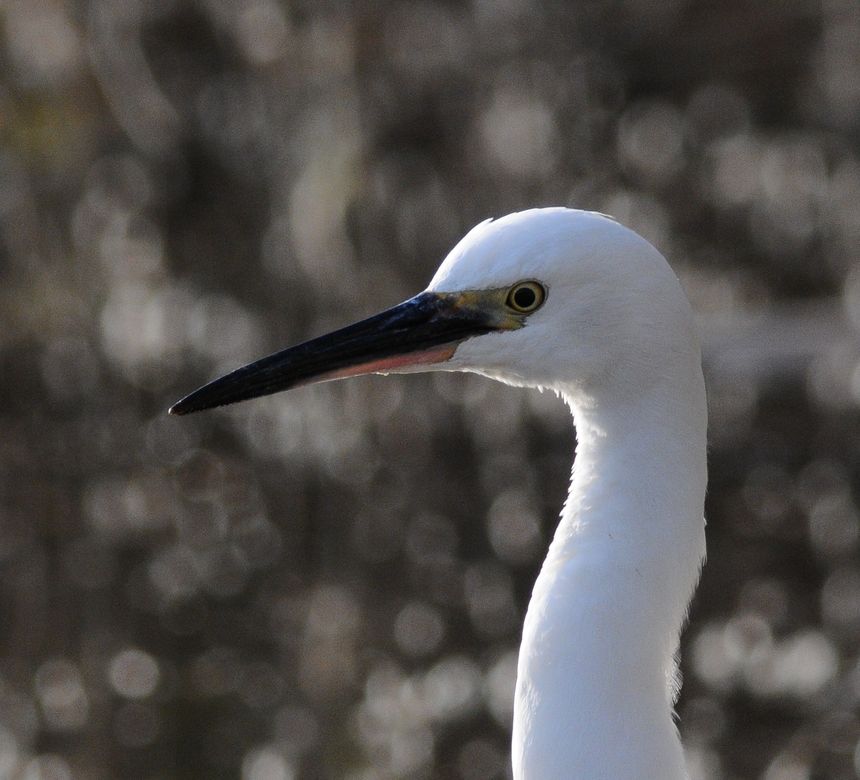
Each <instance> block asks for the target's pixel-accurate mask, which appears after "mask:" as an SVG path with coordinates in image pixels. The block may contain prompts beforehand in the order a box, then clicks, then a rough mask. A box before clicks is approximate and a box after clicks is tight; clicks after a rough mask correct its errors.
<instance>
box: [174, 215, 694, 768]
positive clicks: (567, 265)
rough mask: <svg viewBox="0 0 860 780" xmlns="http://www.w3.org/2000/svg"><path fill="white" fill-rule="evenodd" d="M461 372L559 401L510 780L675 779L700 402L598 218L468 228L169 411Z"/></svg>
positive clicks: (674, 291) (645, 252) (688, 355)
mask: <svg viewBox="0 0 860 780" xmlns="http://www.w3.org/2000/svg"><path fill="white" fill-rule="evenodd" d="M425 370H440V371H472V372H476V373H479V374H483V375H485V376H488V377H492V378H493V379H498V380H500V381H502V382H506V383H508V384H511V385H518V386H529V387H541V388H549V389H552V390H554V391H556V392H557V393H558V394H559V395H560V396H561V397H562V398H563V399H564V400H565V401H566V402H567V403H568V404H569V406H570V408H571V410H572V411H573V418H574V423H575V426H576V433H577V442H578V443H577V450H576V458H575V464H574V468H573V476H572V480H571V486H570V494H569V496H568V499H567V501H566V502H565V505H564V508H563V510H562V513H561V520H560V522H559V524H558V527H557V529H556V531H555V536H554V538H553V540H552V543H551V545H550V547H549V553H548V555H547V557H546V560H545V561H544V563H543V567H542V568H541V571H540V574H539V576H538V578H537V581H536V583H535V586H534V591H533V593H532V598H531V601H530V603H529V607H528V611H527V614H526V618H525V626H524V629H523V637H522V644H521V647H520V656H519V664H518V674H517V684H516V693H515V702H514V725H513V768H514V777H515V778H517V780H571V779H573V778H576V779H577V780H681V778H685V777H686V776H687V774H686V770H685V766H684V758H683V751H682V748H681V742H680V739H679V737H678V733H677V729H676V727H675V724H674V721H673V713H672V710H673V704H674V699H675V696H676V694H677V688H678V677H677V674H676V666H677V664H676V656H677V650H678V640H679V634H680V631H681V628H682V624H683V622H684V620H685V616H686V611H687V608H688V604H689V601H690V597H691V595H692V593H693V590H694V588H695V585H696V582H697V580H698V576H699V570H700V567H701V564H702V560H703V558H704V552H705V533H704V519H703V503H704V495H705V484H706V481H707V474H706V427H707V419H706V418H707V412H706V403H705V386H704V381H703V378H702V369H701V357H700V351H699V345H698V340H697V337H696V334H695V328H694V325H693V317H692V314H691V311H690V307H689V304H688V302H687V300H686V298H685V296H684V293H683V292H682V290H681V285H680V284H679V282H678V279H677V278H676V276H675V275H674V273H673V272H672V270H671V269H670V268H669V265H668V263H667V262H666V260H665V259H664V258H663V256H662V255H661V254H660V253H659V252H658V251H657V250H656V249H654V248H653V247H652V246H651V245H650V244H649V243H648V242H646V241H645V240H644V239H642V238H641V237H640V236H638V235H636V234H635V233H634V232H632V231H631V230H628V229H627V228H625V227H623V226H622V225H620V224H618V223H617V222H615V221H613V220H612V219H610V218H608V217H605V216H602V215H600V214H594V213H590V212H583V211H575V210H571V209H565V208H548V209H535V210H531V211H525V212H522V213H518V214H511V215H509V216H507V217H504V218H502V219H499V220H497V221H487V222H483V223H482V224H480V225H478V226H477V227H475V228H474V229H473V230H472V231H471V232H470V233H469V234H468V235H466V237H465V238H463V240H462V241H460V243H459V244H457V246H456V247H455V248H454V249H453V250H452V251H451V253H450V254H449V255H448V257H447V258H446V260H445V261H444V262H443V263H442V266H441V267H440V268H439V270H438V271H437V273H436V275H435V276H434V278H433V280H432V281H431V283H430V285H429V287H428V288H427V290H426V291H424V292H423V293H421V294H420V295H418V296H416V297H415V298H412V299H410V300H408V301H406V302H405V303H402V304H400V305H399V306H395V307H394V308H392V309H389V310H387V311H385V312H383V313H382V314H378V315H376V316H374V317H371V318H370V319H367V320H364V321H363V322H360V323H357V324H355V325H351V326H349V327H347V328H344V329H342V330H339V331H336V332H335V333H332V334H329V335H327V336H322V337H321V338H318V339H315V340H312V341H309V342H307V343H305V344H302V345H299V346H297V347H293V348H291V349H287V350H284V351H283V352H279V353H277V354H275V355H272V356H270V357H268V358H264V359H263V360H260V361H258V362H256V363H253V364H251V365H249V366H246V367H244V368H240V369H238V370H237V371H234V372H233V373H231V374H229V375H227V376H225V377H222V378H221V379H218V380H216V381H214V382H212V383H211V384H209V385H206V386H205V387H203V388H201V389H199V390H197V391H196V392H194V393H192V394H191V395H189V396H188V397H186V398H184V399H183V400H182V401H180V402H179V403H177V404H176V405H175V406H174V407H173V408H172V409H171V412H173V413H176V414H185V413H187V412H193V411H197V410H200V409H206V408H210V407H213V406H219V405H222V404H228V403H232V402H234V401H239V400H242V399H246V398H252V397H255V396H259V395H264V394H267V393H274V392H277V391H279V390H285V389H287V388H290V387H295V386H297V385H302V384H308V383H312V382H319V381H324V380H329V379H339V378H343V377H348V376H355V375H358V374H365V373H394V372H398V373H407V372H413V371H425Z"/></svg>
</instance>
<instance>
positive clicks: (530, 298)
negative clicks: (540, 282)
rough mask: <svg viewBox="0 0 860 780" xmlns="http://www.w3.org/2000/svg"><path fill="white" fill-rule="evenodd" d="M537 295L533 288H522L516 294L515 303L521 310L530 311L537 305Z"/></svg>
mask: <svg viewBox="0 0 860 780" xmlns="http://www.w3.org/2000/svg"><path fill="white" fill-rule="evenodd" d="M536 300H537V295H535V291H534V290H533V289H532V288H531V287H520V289H519V290H516V291H515V292H514V303H515V304H516V305H517V307H518V308H520V309H530V308H531V307H532V306H534V305H535V301H536Z"/></svg>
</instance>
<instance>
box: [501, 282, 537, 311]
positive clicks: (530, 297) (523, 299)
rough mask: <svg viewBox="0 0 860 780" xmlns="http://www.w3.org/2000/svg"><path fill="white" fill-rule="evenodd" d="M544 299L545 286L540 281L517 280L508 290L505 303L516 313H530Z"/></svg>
mask: <svg viewBox="0 0 860 780" xmlns="http://www.w3.org/2000/svg"><path fill="white" fill-rule="evenodd" d="M545 299H546V288H545V287H544V286H543V285H542V284H541V283H540V282H534V281H528V282H517V284H515V285H514V286H513V287H511V289H510V290H508V297H507V299H506V300H505V305H506V306H507V307H508V308H509V309H513V310H514V311H515V312H517V313H518V314H531V313H532V312H533V311H535V309H539V308H540V307H541V306H542V305H543V302H544V300H545Z"/></svg>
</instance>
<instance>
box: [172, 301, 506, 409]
mask: <svg viewBox="0 0 860 780" xmlns="http://www.w3.org/2000/svg"><path fill="white" fill-rule="evenodd" d="M476 303H477V302H476V301H475V300H474V296H469V295H468V294H465V295H463V294H456V293H432V292H424V293H421V294H420V295H416V296H415V297H414V298H410V299H409V300H408V301H404V302H403V303H401V304H400V305H398V306H395V307H393V308H391V309H387V310H386V311H383V312H381V313H380V314H376V315H374V316H373V317H370V318H368V319H366V320H362V321H361V322H357V323H355V324H354V325H348V326H347V327H345V328H341V329H340V330H336V331H334V332H333V333H329V334H327V335H325V336H320V337H319V338H316V339H312V340H311V341H306V342H305V343H303V344H299V345H298V346H295V347H290V348H289V349H285V350H283V351H281V352H276V353H275V354H274V355H269V357H265V358H263V359H262V360H258V361H256V362H255V363H250V364H248V365H247V366H243V367H242V368H238V369H236V370H235V371H233V372H232V373H230V374H227V375H226V376H223V377H221V378H220V379H216V380H215V381H213V382H210V383H209V384H207V385H204V386H203V387H201V388H200V389H199V390H195V391H194V392H193V393H191V394H190V395H187V396H185V398H183V399H182V400H181V401H178V402H177V403H175V404H174V405H173V406H172V407H171V408H170V414H188V413H190V412H199V411H201V410H203V409H211V408H213V407H216V406H224V405H226V404H232V403H235V402H236V401H244V400H247V399H249V398H257V397H258V396H263V395H269V394H271V393H277V392H279V391H281V390H289V389H290V388H292V387H298V386H300V385H308V384H313V383H315V382H325V381H328V380H331V379H342V378H344V377H348V376H358V375H360V374H372V373H384V372H386V371H397V370H398V369H403V368H405V367H407V366H421V365H431V364H433V363H441V362H444V361H446V360H448V359H449V358H450V357H451V356H452V355H453V354H454V352H455V351H456V349H457V346H458V345H459V344H460V343H461V342H462V341H464V340H465V339H468V338H470V337H472V336H478V335H481V334H483V333H489V332H490V331H492V330H496V329H504V328H505V327H506V325H505V324H503V323H494V322H493V321H492V320H493V317H492V316H491V315H490V314H489V313H488V312H487V310H486V309H485V308H484V307H482V306H479V305H475V304H476ZM508 327H509V326H508Z"/></svg>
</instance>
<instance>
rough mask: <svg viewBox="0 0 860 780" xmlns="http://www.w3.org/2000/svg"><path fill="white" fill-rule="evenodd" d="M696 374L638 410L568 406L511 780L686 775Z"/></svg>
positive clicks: (694, 565)
mask: <svg viewBox="0 0 860 780" xmlns="http://www.w3.org/2000/svg"><path fill="white" fill-rule="evenodd" d="M699 366H700V364H699V363H698V362H696V365H695V367H694V369H692V370H691V371H689V372H687V381H685V382H681V383H678V382H677V381H674V382H673V383H672V385H671V386H670V387H654V388H652V389H651V391H648V392H646V393H644V394H643V395H641V396H638V397H637V398H636V399H635V401H634V402H631V403H613V404H599V403H582V402H579V401H577V399H576V398H575V397H572V396H571V397H568V402H569V403H570V405H571V408H572V410H573V415H574V422H575V424H576V429H577V440H578V444H577V454H576V462H575V464H574V469H573V478H572V481H571V489H570V495H569V497H568V500H567V502H566V504H565V507H564V510H563V512H562V516H561V521H560V522H559V525H558V529H557V530H556V533H555V537H554V539H553V542H552V544H551V546H550V550H549V554H548V555H547V558H546V561H545V562H544V565H543V567H542V570H541V573H540V575H539V577H538V579H537V582H536V583H535V588H534V592H533V594H532V600H531V603H530V604H529V609H528V614H527V616H526V621H525V626H524V629H523V640H522V646H521V648H520V660H519V668H518V679H517V690H516V699H515V706H514V740H513V762H514V777H515V778H516V780H570V779H571V778H581V779H582V780H643V779H644V778H655V779H656V778H659V779H660V780H682V779H683V778H685V777H686V772H685V769H684V761H683V752H682V748H681V744H680V741H679V738H678V734H677V730H676V728H675V725H674V722H673V720H672V705H673V701H674V695H675V693H676V691H677V684H676V671H675V670H676V663H675V656H676V653H677V647H678V637H679V634H680V631H681V628H682V625H683V622H684V620H685V617H686V611H687V607H688V604H689V600H690V597H691V595H692V593H693V590H694V588H695V585H696V582H697V580H698V576H699V570H700V567H701V563H702V560H703V558H704V552H705V536H704V520H703V503H704V494H705V485H706V481H707V475H706V471H707V470H706V425H707V412H706V402H705V391H704V383H703V380H702V375H701V368H700V367H699Z"/></svg>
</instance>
